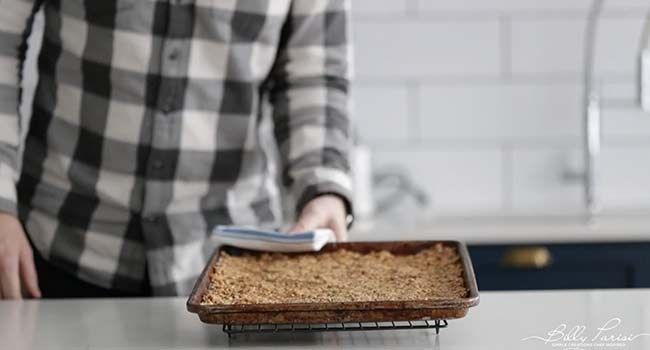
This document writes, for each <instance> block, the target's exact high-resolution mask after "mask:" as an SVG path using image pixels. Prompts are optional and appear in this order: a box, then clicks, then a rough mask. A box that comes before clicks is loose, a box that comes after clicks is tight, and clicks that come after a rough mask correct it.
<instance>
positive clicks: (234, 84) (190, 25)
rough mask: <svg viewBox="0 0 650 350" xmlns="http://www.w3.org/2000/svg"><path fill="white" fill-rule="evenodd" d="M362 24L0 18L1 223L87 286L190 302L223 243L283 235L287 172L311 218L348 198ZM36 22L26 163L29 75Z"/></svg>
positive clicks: (52, 1) (66, 0) (248, 5)
mask: <svg viewBox="0 0 650 350" xmlns="http://www.w3.org/2000/svg"><path fill="white" fill-rule="evenodd" d="M347 6H348V4H347V2H346V1H345V0H111V1H109V0H85V1H84V0H0V210H2V211H5V212H10V213H16V214H17V215H19V216H20V219H21V221H22V222H23V224H24V227H25V229H26V232H27V233H28V235H29V237H30V239H31V241H32V242H33V244H34V246H35V247H36V249H37V250H38V251H39V252H40V254H42V255H43V256H44V257H45V258H46V259H48V260H49V261H50V262H51V263H52V264H55V265H56V266H58V267H60V268H63V269H65V270H67V271H69V272H72V273H74V274H76V276H78V277H79V278H81V279H83V280H86V281H90V282H92V283H94V284H97V285H100V286H103V287H111V288H116V289H121V290H125V291H130V290H133V291H135V290H139V289H140V288H141V287H142V285H143V281H145V276H147V273H148V277H149V281H150V283H151V285H152V287H153V291H154V294H156V295H174V294H186V293H188V292H189V290H190V288H191V286H192V285H193V283H194V280H195V278H196V276H197V275H198V273H199V272H200V270H201V269H202V267H203V266H204V264H205V262H206V260H207V258H208V255H209V254H211V252H212V250H213V248H214V245H213V243H211V240H210V239H209V235H210V231H211V229H212V228H213V227H214V226H215V225H217V224H236V225H247V224H251V225H262V226H274V225H278V224H279V223H280V222H281V220H282V218H281V215H282V213H281V208H280V203H279V201H280V200H279V186H278V185H276V182H277V181H276V175H278V174H277V173H278V172H281V176H279V177H281V178H282V179H283V181H282V182H283V184H284V185H286V186H287V187H288V188H289V189H290V191H289V192H290V193H292V195H293V197H295V198H296V202H297V207H298V208H300V207H301V206H302V205H303V204H305V203H306V202H307V201H308V200H310V199H311V198H313V197H314V196H316V195H318V194H322V193H336V194H339V195H341V196H343V197H344V198H349V191H350V179H349V174H348V168H349V165H348V154H349V139H350V133H349V120H348V111H347V102H348V101H347V91H348V63H349V50H348V34H347V33H348V28H347V19H348V11H347ZM39 8H42V9H43V12H44V25H45V30H44V35H43V45H42V48H41V51H40V53H39V56H38V73H39V80H38V84H37V87H36V92H35V97H34V102H33V107H32V109H33V112H32V115H31V119H30V122H29V129H28V131H27V136H26V139H25V140H24V152H23V155H22V159H19V155H18V149H19V145H20V143H21V140H20V137H19V134H20V130H19V125H20V123H19V114H18V112H17V110H18V101H19V98H20V93H21V91H20V89H19V88H18V87H19V85H20V81H21V78H20V73H19V72H20V71H21V66H22V65H23V61H24V56H25V50H26V38H27V36H28V35H29V31H30V28H31V26H32V23H33V18H34V14H35V12H36V11H37V10H38V9H39ZM265 101H266V103H265ZM269 102H270V103H269ZM265 106H270V108H265ZM265 111H269V113H265ZM265 125H267V126H268V128H265ZM273 141H275V142H276V143H273ZM269 142H271V143H269ZM272 145H277V150H276V153H277V154H279V162H278V163H279V164H281V168H278V170H277V171H276V168H277V167H276V166H275V164H276V163H275V162H274V155H273V153H274V152H273V147H270V146H272ZM21 163H22V169H20V170H19V168H20V167H19V164H21ZM348 204H349V202H348Z"/></svg>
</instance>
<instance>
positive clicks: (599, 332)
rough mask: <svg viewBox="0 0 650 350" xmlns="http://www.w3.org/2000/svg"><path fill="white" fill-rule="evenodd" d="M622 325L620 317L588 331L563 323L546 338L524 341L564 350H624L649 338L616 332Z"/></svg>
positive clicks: (526, 338)
mask: <svg viewBox="0 0 650 350" xmlns="http://www.w3.org/2000/svg"><path fill="white" fill-rule="evenodd" d="M621 323H622V321H621V319H620V318H619V317H614V318H612V319H610V320H609V321H607V322H605V323H604V324H603V325H602V326H600V327H598V328H596V329H595V330H592V331H590V330H588V329H587V327H586V326H584V325H575V326H573V327H571V328H569V326H568V325H567V324H565V323H561V324H560V325H558V326H557V327H555V328H554V329H551V330H549V331H548V332H547V333H546V336H543V337H540V336H537V335H531V336H528V337H525V338H523V339H521V340H522V341H529V340H530V341H540V342H543V343H545V344H549V346H552V347H553V348H556V349H558V348H559V349H562V350H586V349H594V348H609V349H612V348H614V349H624V348H625V347H627V345H628V344H630V343H632V342H634V341H635V340H637V339H638V338H640V337H649V336H650V333H637V334H627V333H622V332H620V331H616V329H617V328H618V326H620V325H621Z"/></svg>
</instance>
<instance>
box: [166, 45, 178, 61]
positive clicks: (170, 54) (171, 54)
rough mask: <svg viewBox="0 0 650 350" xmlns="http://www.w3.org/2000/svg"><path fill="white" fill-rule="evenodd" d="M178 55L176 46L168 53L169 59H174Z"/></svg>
mask: <svg viewBox="0 0 650 350" xmlns="http://www.w3.org/2000/svg"><path fill="white" fill-rule="evenodd" d="M179 55H180V50H179V49H178V48H174V49H173V50H172V51H171V52H170V53H169V56H167V57H169V60H171V61H174V60H176V59H177V58H178V56H179Z"/></svg>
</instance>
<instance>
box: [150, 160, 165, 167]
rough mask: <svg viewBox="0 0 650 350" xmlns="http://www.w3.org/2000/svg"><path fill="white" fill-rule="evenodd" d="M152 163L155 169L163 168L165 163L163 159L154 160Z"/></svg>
mask: <svg viewBox="0 0 650 350" xmlns="http://www.w3.org/2000/svg"><path fill="white" fill-rule="evenodd" d="M152 165H153V167H154V169H162V167H163V165H164V163H163V161H162V160H160V159H156V160H154V161H153V164H152Z"/></svg>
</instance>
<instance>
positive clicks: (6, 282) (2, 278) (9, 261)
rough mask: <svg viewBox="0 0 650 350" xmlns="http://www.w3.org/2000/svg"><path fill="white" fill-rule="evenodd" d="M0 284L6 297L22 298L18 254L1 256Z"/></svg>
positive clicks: (3, 295)
mask: <svg viewBox="0 0 650 350" xmlns="http://www.w3.org/2000/svg"><path fill="white" fill-rule="evenodd" d="M0 259H1V260H0V285H1V287H2V297H3V298H4V299H22V296H21V294H20V277H19V275H18V256H16V255H6V256H2V257H0Z"/></svg>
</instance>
